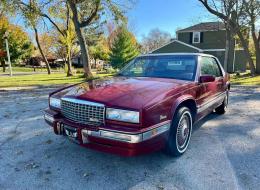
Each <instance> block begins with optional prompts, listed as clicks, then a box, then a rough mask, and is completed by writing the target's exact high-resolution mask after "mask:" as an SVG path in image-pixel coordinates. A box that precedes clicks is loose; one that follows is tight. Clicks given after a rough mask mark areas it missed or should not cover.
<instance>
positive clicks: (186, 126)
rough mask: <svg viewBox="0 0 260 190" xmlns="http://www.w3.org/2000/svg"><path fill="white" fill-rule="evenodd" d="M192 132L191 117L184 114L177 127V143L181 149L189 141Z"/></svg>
mask: <svg viewBox="0 0 260 190" xmlns="http://www.w3.org/2000/svg"><path fill="white" fill-rule="evenodd" d="M189 133H190V119H189V116H188V115H184V116H183V117H182V118H181V121H180V122H179V126H178V128H177V143H178V146H179V148H180V149H183V148H184V147H185V146H186V144H187V141H188V137H189Z"/></svg>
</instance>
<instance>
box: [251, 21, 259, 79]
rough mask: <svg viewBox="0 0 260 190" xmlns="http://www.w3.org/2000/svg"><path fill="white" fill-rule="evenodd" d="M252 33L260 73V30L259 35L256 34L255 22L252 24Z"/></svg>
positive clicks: (257, 67) (257, 68) (257, 69)
mask: <svg viewBox="0 0 260 190" xmlns="http://www.w3.org/2000/svg"><path fill="white" fill-rule="evenodd" d="M251 34H252V38H253V41H254V46H255V55H256V73H257V74H260V31H259V32H258V37H257V36H256V30H255V24H254V23H253V24H252V26H251Z"/></svg>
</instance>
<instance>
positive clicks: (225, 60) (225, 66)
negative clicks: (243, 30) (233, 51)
mask: <svg viewBox="0 0 260 190" xmlns="http://www.w3.org/2000/svg"><path fill="white" fill-rule="evenodd" d="M230 39H231V32H230V29H228V26H227V27H226V51H225V59H224V69H225V71H228V62H229V47H230Z"/></svg>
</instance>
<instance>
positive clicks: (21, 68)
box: [0, 66, 46, 74]
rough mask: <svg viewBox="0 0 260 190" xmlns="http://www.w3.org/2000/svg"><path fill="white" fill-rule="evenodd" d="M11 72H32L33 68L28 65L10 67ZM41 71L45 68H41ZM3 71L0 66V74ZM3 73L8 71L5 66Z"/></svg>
mask: <svg viewBox="0 0 260 190" xmlns="http://www.w3.org/2000/svg"><path fill="white" fill-rule="evenodd" d="M12 71H13V72H33V68H29V67H12ZM36 71H37V72H38V71H41V69H36ZM42 71H46V69H42ZM1 73H3V68H2V67H0V74H1ZM5 73H9V68H8V66H6V71H5Z"/></svg>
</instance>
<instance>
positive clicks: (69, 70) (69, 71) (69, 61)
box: [67, 50, 73, 77]
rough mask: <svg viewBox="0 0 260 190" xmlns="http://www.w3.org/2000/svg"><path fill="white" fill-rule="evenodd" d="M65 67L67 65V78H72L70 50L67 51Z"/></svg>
mask: <svg viewBox="0 0 260 190" xmlns="http://www.w3.org/2000/svg"><path fill="white" fill-rule="evenodd" d="M67 65H68V71H67V77H70V76H73V73H72V63H71V52H70V50H69V51H68V56H67Z"/></svg>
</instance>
